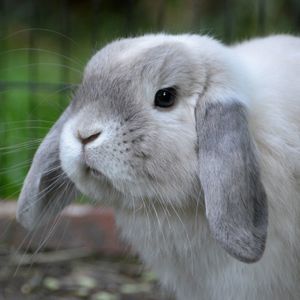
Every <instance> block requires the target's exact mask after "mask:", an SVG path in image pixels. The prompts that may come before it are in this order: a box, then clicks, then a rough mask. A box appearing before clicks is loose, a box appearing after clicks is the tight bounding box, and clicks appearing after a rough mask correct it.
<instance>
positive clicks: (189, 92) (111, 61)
mask: <svg viewBox="0 0 300 300" xmlns="http://www.w3.org/2000/svg"><path fill="white" fill-rule="evenodd" d="M236 65H237V63H236V62H234V61H233V60H232V58H231V55H230V51H229V50H228V49H227V48H226V47H224V46H222V45H221V44H219V43H218V42H216V41H214V40H212V39H210V38H208V37H200V36H190V35H182V36H168V35H148V36H144V37H140V38H133V39H124V40H120V41H116V42H114V43H112V44H110V45H108V46H106V47H105V48H103V49H102V50H101V51H99V52H98V53H96V55H94V57H93V58H92V59H91V60H90V61H89V63H88V64H87V66H86V69H85V71H84V75H83V80H82V83H81V85H80V87H79V88H78V90H77V92H76V94H75V96H74V98H73V100H72V102H71V103H70V105H69V107H68V108H67V109H66V111H65V112H64V114H63V115H62V117H61V118H60V119H59V120H58V121H57V123H56V124H55V125H54V127H53V128H52V129H51V131H50V132H49V134H48V135H47V137H46V138H45V140H44V141H43V143H42V144H41V146H40V148H39V149H38V151H37V153H36V155H35V158H34V161H33V164H32V166H31V169H30V171H29V174H28V175H27V178H26V180H25V183H24V186H23V190H22V193H21V195H20V199H19V203H20V204H19V209H18V218H19V220H20V221H21V222H22V223H23V224H24V225H25V226H27V227H30V228H31V227H32V226H33V225H34V224H36V223H37V220H43V219H45V212H46V214H47V215H49V212H50V215H53V214H56V213H57V212H58V211H59V210H60V209H61V208H62V207H64V206H65V205H66V204H68V203H69V201H70V200H72V198H74V197H75V195H76V192H75V190H76V189H78V190H79V191H80V192H82V193H83V194H85V195H88V196H90V197H91V198H93V199H96V200H99V201H107V202H108V203H110V204H111V205H113V206H115V207H118V208H122V207H124V208H125V207H126V209H128V208H129V209H130V208H131V207H132V206H133V205H137V203H138V201H143V202H141V203H146V205H147V203H150V204H151V205H153V203H155V202H158V203H161V204H163V205H172V206H177V207H180V208H182V209H183V210H184V208H185V207H187V206H190V205H191V203H192V202H195V201H201V202H203V204H205V211H206V217H207V219H208V222H209V226H210V229H211V232H212V235H213V236H214V237H215V238H216V239H217V240H218V241H219V242H220V243H221V245H222V246H223V247H224V248H225V249H226V250H227V251H228V252H229V253H230V254H231V255H233V256H234V257H236V258H238V259H240V260H242V261H246V262H252V261H256V260H257V259H259V258H260V257H261V255H262V253H263V250H264V246H265V240H266V231H267V206H266V196H265V192H264V188H263V186H262V184H261V181H260V174H259V167H258V163H257V158H256V154H255V148H254V144H253V141H252V138H251V135H250V133H249V129H248V122H247V97H248V96H249V95H247V93H246V87H247V83H245V82H244V80H243V79H242V78H243V77H242V75H243V74H241V73H240V68H239V67H236Z"/></svg>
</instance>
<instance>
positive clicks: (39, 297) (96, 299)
mask: <svg viewBox="0 0 300 300" xmlns="http://www.w3.org/2000/svg"><path fill="white" fill-rule="evenodd" d="M76 251H77V252H76ZM19 299H20V300H29V299H30V300H44V299H45V300H50V299H51V300H60V299H64V300H71V299H72V300H75V299H91V300H172V299H173V298H171V297H170V296H167V295H166V293H165V292H163V291H162V290H161V289H160V287H159V284H158V283H157V280H156V278H155V276H154V274H153V273H151V272H149V271H148V270H145V269H144V268H143V266H142V265H141V264H140V262H139V261H138V260H137V259H135V258H130V257H125V258H108V257H99V256H97V257H96V256H93V255H88V254H87V253H84V252H82V253H81V252H80V250H64V251H52V252H45V253H39V254H18V253H16V252H15V251H13V250H12V249H5V248H1V249H0V300H19Z"/></svg>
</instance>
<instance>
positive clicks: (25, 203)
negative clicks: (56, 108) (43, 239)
mask: <svg viewBox="0 0 300 300" xmlns="http://www.w3.org/2000/svg"><path fill="white" fill-rule="evenodd" d="M69 113H70V112H69V108H68V109H66V111H65V112H64V113H63V115H62V116H61V117H60V118H59V120H58V121H57V122H56V123H55V124H54V126H53V127H52V128H51V130H50V132H49V133H48V134H47V136H46V137H45V139H44V140H43V142H42V143H41V145H40V146H39V148H38V150H37V152H36V154H35V156H34V158H33V162H32V165H31V168H30V170H29V172H28V174H27V176H26V178H25V181H24V184H23V187H22V191H21V194H20V196H19V200H18V208H17V220H18V221H19V222H20V223H21V224H22V225H23V226H24V227H25V228H27V229H33V228H34V227H35V226H39V225H42V224H45V222H47V221H49V219H51V218H53V217H55V216H56V215H57V214H58V212H60V211H61V210H62V209H63V208H64V207H65V206H66V205H67V204H69V203H70V202H71V201H72V200H73V199H74V197H75V195H76V190H75V187H74V184H73V183H72V182H71V181H70V180H69V179H68V178H67V177H66V175H65V174H64V172H63V171H62V169H61V167H60V160H59V140H60V133H61V130H62V127H63V125H64V123H65V121H66V119H67V118H68V116H69Z"/></svg>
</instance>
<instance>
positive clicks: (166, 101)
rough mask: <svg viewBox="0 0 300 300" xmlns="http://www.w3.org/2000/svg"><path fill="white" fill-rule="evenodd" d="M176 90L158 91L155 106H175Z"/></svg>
mask: <svg viewBox="0 0 300 300" xmlns="http://www.w3.org/2000/svg"><path fill="white" fill-rule="evenodd" d="M175 98H176V90H175V89H174V88H165V89H161V90H158V91H157V92H156V94H155V98H154V105H155V106H159V107H170V106H172V105H174V103H175Z"/></svg>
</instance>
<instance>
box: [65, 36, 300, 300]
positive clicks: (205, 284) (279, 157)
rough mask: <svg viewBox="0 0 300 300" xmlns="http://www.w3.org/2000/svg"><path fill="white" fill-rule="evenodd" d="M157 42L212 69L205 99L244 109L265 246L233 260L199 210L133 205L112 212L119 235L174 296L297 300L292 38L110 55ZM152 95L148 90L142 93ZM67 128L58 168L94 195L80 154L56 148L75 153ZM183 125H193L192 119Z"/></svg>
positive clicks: (299, 77)
mask: <svg viewBox="0 0 300 300" xmlns="http://www.w3.org/2000/svg"><path fill="white" fill-rule="evenodd" d="M163 41H173V42H179V43H182V44H184V45H185V46H186V50H187V53H189V55H190V56H191V57H193V58H194V59H195V65H197V63H198V59H199V57H201V64H203V62H206V63H207V64H208V65H210V66H213V67H214V68H215V69H214V71H215V72H216V74H218V75H215V77H214V78H215V82H214V84H215V89H214V90H213V91H212V93H214V94H215V98H216V99H218V100H220V98H222V99H228V98H229V99H230V97H228V95H231V98H232V97H233V96H234V95H238V98H239V99H240V101H242V102H244V103H245V104H246V105H247V107H248V108H249V122H250V131H251V133H252V135H253V138H254V141H255V143H256V146H257V150H258V154H259V157H258V159H259V163H260V166H261V172H262V174H261V175H262V182H263V184H264V187H265V190H266V192H267V196H268V206H269V228H268V239H267V246H266V250H265V253H264V255H263V257H262V259H261V260H260V261H259V262H257V263H254V264H244V263H242V262H239V261H237V260H236V259H234V258H232V257H231V256H229V255H228V254H227V253H226V252H225V251H224V250H223V249H222V248H221V247H220V246H219V245H218V244H217V242H216V241H214V240H213V238H212V237H211V235H210V232H209V229H208V224H207V221H206V219H205V217H204V214H203V211H202V208H198V207H194V208H191V209H190V210H188V209H180V208H178V207H175V206H170V207H169V208H168V209H167V210H168V211H167V212H166V211H165V210H162V209H160V208H159V207H155V206H153V207H146V208H145V207H144V206H143V204H142V203H139V204H138V206H137V207H135V208H136V210H135V211H132V210H130V209H128V210H127V209H124V208H122V209H118V208H117V210H116V214H117V223H118V225H119V228H120V229H121V232H122V235H123V236H124V238H125V239H126V240H128V241H129V242H130V243H131V244H132V245H133V248H134V249H136V250H137V252H138V253H139V254H140V255H141V257H142V258H143V260H144V261H145V262H146V263H147V264H148V265H149V266H150V267H151V268H152V269H153V270H154V271H155V272H156V273H157V274H158V276H159V278H160V279H161V281H162V282H163V283H164V285H166V286H168V287H169V288H170V289H171V290H174V291H175V293H176V294H177V297H178V299H180V300H197V299H203V300H210V299H211V300H220V299H226V300H233V299H243V300H256V299H259V300H282V299H295V300H296V299H300V284H299V282H300V275H299V274H300V261H299V257H300V231H299V230H300V226H299V225H300V224H299V223H300V203H299V202H300V39H298V38H295V37H290V36H273V37H269V38H265V39H257V40H253V41H249V42H245V43H242V44H239V45H235V46H233V47H231V48H229V47H224V46H222V45H221V44H219V43H218V42H216V41H214V40H212V39H210V38H208V37H201V38H199V37H197V36H190V35H183V36H177V37H172V36H166V35H160V36H155V35H149V36H145V37H144V38H143V39H142V40H141V41H140V43H138V44H137V45H136V48H135V50H134V51H133V52H131V51H127V52H124V53H122V55H121V56H120V57H119V58H118V59H119V60H120V61H124V60H126V61H128V60H131V59H134V57H136V55H137V54H138V53H139V51H143V49H146V48H147V47H152V46H154V45H158V44H159V43H161V42H163ZM101 64H103V62H102V61H99V59H98V58H97V55H96V56H95V57H94V58H93V59H92V60H91V61H90V63H89V64H88V66H87V68H86V70H85V75H84V78H85V80H88V78H89V76H92V75H93V74H96V73H97V70H98V68H99V67H100V65H101ZM232 87H234V89H232ZM156 89H157V87H155V88H154V87H153V88H149V95H152V94H153V91H155V90H156ZM199 93H201V91H199ZM241 95H243V97H242V98H241ZM149 101H150V102H151V101H152V99H150V100H149ZM203 101H205V99H204V100H203ZM194 106H195V98H193V97H191V98H190V100H187V108H186V116H188V115H189V116H190V117H191V120H192V119H193V108H194ZM182 109H183V108H182ZM178 113H179V112H178V111H176V110H174V112H172V114H171V115H169V116H166V115H165V113H160V112H156V113H155V116H154V118H156V119H157V120H158V121H159V120H160V121H159V122H163V121H162V120H166V122H170V121H171V120H172V118H173V119H174V118H176V114H178ZM179 116H181V115H180V113H179ZM166 118H167V119H166ZM168 118H170V119H168ZM74 120H75V119H73V121H72V122H75V121H74ZM70 124H71V123H67V125H66V126H65V128H64V131H63V134H62V137H61V141H62V145H63V146H62V147H61V159H62V164H63V168H64V169H65V171H66V172H67V173H68V175H69V176H70V177H71V179H72V180H74V181H75V182H76V184H77V185H78V186H79V188H81V189H82V190H84V191H85V192H86V191H87V190H90V195H92V196H93V197H94V198H96V197H98V198H99V196H100V195H102V191H100V189H99V191H97V190H96V189H97V187H96V184H92V183H91V182H90V180H91V179H90V180H89V182H87V180H85V179H84V178H83V177H84V175H83V174H81V171H80V168H77V167H76V166H75V165H74V162H75V161H76V160H78V157H79V156H80V154H79V153H80V149H79V148H78V153H77V154H76V155H75V156H77V158H74V159H73V158H71V157H72V155H73V154H74V151H73V152H72V151H71V152H68V151H69V150H68V151H66V150H65V151H64V150H63V149H64V147H65V148H68V149H70V148H72V149H75V148H76V147H77V146H74V145H75V144H76V141H75V139H74V141H71V142H70V144H69V141H70V139H71V138H70V130H71V129H70V127H72V126H71V125H70ZM189 126H191V128H192V127H194V121H191V122H190V124H189ZM68 128H69V129H68ZM162 130H163V129H162ZM166 130H168V128H167V127H166ZM175 133H176V135H175V136H174V138H178V139H180V138H181V137H180V136H181V133H182V128H178V130H177V131H175ZM173 134H174V132H173ZM194 138H195V137H194V135H193V134H191V139H194ZM91 147H92V146H91ZM72 168H73V170H72ZM72 174H74V177H72ZM80 174H81V175H80ZM78 176H79V177H80V176H81V179H80V178H78ZM107 176H109V177H111V176H114V175H111V174H107ZM87 185H89V186H88V187H87ZM133 188H134V187H133Z"/></svg>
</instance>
